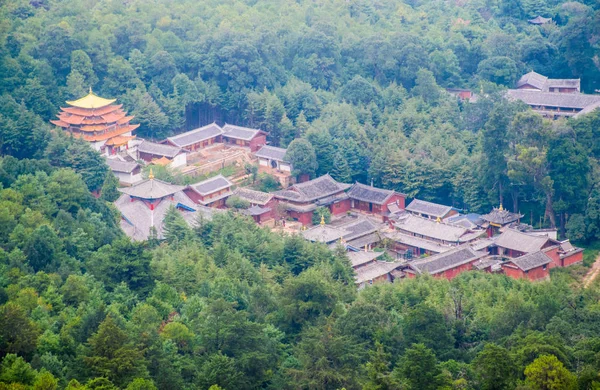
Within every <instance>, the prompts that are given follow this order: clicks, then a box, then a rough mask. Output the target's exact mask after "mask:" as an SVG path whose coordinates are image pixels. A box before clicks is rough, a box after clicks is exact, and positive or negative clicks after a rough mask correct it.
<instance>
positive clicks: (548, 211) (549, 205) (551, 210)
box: [545, 194, 556, 228]
mask: <svg viewBox="0 0 600 390" xmlns="http://www.w3.org/2000/svg"><path fill="white" fill-rule="evenodd" d="M545 215H546V216H547V217H548V219H549V220H550V227H552V228H555V227H556V217H555V216H554V207H552V195H550V194H546V212H545Z"/></svg>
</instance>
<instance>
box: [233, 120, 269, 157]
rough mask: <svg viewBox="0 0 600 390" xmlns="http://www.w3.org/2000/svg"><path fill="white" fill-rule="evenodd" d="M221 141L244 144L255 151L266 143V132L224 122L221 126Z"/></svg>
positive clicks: (238, 144) (237, 144)
mask: <svg viewBox="0 0 600 390" xmlns="http://www.w3.org/2000/svg"><path fill="white" fill-rule="evenodd" d="M222 139H223V143H226V144H230V145H236V146H244V147H247V148H250V151H251V152H256V151H257V150H258V149H260V148H261V147H262V146H264V145H266V143H267V133H265V132H264V131H262V130H258V129H250V128H248V127H242V126H234V125H229V124H225V126H223V135H222Z"/></svg>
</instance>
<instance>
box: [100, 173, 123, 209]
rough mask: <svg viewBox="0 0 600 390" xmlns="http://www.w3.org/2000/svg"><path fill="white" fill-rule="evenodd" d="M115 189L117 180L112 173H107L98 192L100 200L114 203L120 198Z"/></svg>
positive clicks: (117, 185) (117, 183)
mask: <svg viewBox="0 0 600 390" xmlns="http://www.w3.org/2000/svg"><path fill="white" fill-rule="evenodd" d="M117 188H119V179H117V177H116V176H115V175H114V174H113V173H112V172H107V173H106V178H105V179H104V183H103V184H102V190H101V191H100V194H101V195H100V198H101V199H104V200H105V201H107V202H114V201H115V200H117V199H119V196H121V193H120V192H119V191H118V190H117Z"/></svg>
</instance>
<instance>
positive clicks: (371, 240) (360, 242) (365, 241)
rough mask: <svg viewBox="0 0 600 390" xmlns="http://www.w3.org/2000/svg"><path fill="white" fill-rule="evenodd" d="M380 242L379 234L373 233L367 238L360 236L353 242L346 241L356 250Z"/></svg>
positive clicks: (366, 236)
mask: <svg viewBox="0 0 600 390" xmlns="http://www.w3.org/2000/svg"><path fill="white" fill-rule="evenodd" d="M380 241H381V236H380V235H379V232H373V233H370V234H367V235H365V236H360V237H358V238H355V239H353V240H348V241H346V244H347V245H350V246H353V247H355V248H359V249H361V248H364V246H365V245H372V244H376V243H378V242H380Z"/></svg>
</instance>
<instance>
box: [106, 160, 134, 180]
mask: <svg viewBox="0 0 600 390" xmlns="http://www.w3.org/2000/svg"><path fill="white" fill-rule="evenodd" d="M106 164H107V165H108V167H109V168H110V170H111V171H112V173H114V175H115V176H116V177H117V179H119V183H121V185H132V184H134V183H137V182H139V181H141V180H142V174H141V167H140V164H138V163H136V162H130V161H122V160H119V159H117V158H107V159H106Z"/></svg>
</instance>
